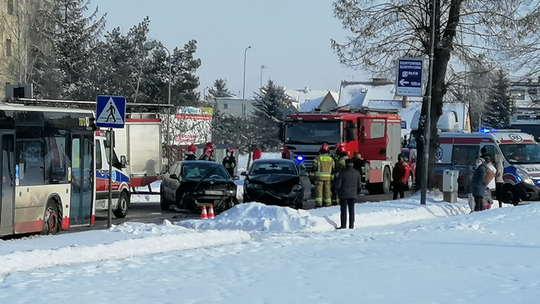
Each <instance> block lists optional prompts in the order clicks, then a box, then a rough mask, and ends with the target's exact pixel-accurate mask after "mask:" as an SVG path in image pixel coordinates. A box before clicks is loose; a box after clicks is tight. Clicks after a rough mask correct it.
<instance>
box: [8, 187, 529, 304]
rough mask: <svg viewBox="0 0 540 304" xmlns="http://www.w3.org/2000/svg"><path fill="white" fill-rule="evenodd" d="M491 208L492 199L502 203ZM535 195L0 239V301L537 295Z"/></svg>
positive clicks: (230, 214)
mask: <svg viewBox="0 0 540 304" xmlns="http://www.w3.org/2000/svg"><path fill="white" fill-rule="evenodd" d="M494 207H496V206H494ZM539 219H540V204H537V203H532V204H527V205H520V206H517V207H513V206H505V208H501V209H499V208H495V209H491V210H487V211H482V212H475V213H470V209H469V206H468V204H467V203H466V201H464V200H459V201H458V202H457V203H454V204H450V203H445V202H442V198H441V197H440V196H436V195H433V194H431V195H430V196H429V197H428V202H427V204H426V205H420V204H419V197H418V195H415V196H413V197H411V198H409V199H402V200H395V201H388V202H379V203H362V204H360V203H359V204H356V228H355V229H343V230H335V229H334V225H335V224H336V223H338V224H339V207H337V206H335V207H326V208H320V209H315V210H294V209H290V208H284V207H276V206H266V205H263V204H260V203H245V204H240V205H238V206H236V207H234V208H232V209H230V210H228V211H226V212H224V213H222V214H219V215H217V216H216V218H215V219H213V220H185V221H179V222H170V221H164V222H163V224H161V225H155V224H141V223H124V224H122V225H119V226H114V227H113V228H111V229H108V230H102V231H87V232H80V233H68V234H61V235H56V236H44V237H28V238H24V239H14V240H4V241H0V288H1V289H2V292H0V303H35V302H47V303H72V302H74V301H76V302H77V303H80V304H82V303H108V302H115V303H510V302H513V303H536V302H537V301H538V300H537V299H538V297H539V296H540V277H539V276H538V273H539V271H540V261H539V259H538V258H537V255H538V248H540V239H539V238H538V237H537V231H538V230H539V229H540V220H539Z"/></svg>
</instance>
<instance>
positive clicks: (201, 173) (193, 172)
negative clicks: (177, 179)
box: [182, 162, 230, 181]
mask: <svg viewBox="0 0 540 304" xmlns="http://www.w3.org/2000/svg"><path fill="white" fill-rule="evenodd" d="M202 178H204V179H223V180H225V179H229V178H230V175H229V173H228V172H227V171H226V170H225V168H223V167H222V166H219V165H217V166H216V165H215V164H206V163H203V162H196V163H191V164H183V165H182V179H184V180H197V181H198V180H201V179H202Z"/></svg>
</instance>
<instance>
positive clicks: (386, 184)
mask: <svg viewBox="0 0 540 304" xmlns="http://www.w3.org/2000/svg"><path fill="white" fill-rule="evenodd" d="M391 179H392V176H391V175H390V168H388V167H384V174H383V182H382V193H383V194H386V193H389V192H390V186H391Z"/></svg>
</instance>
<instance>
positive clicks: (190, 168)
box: [159, 160, 238, 213]
mask: <svg viewBox="0 0 540 304" xmlns="http://www.w3.org/2000/svg"><path fill="white" fill-rule="evenodd" d="M236 179H238V176H234V177H231V176H230V175H229V173H228V172H227V170H225V167H223V166H222V165H221V164H219V163H216V162H210V161H202V160H192V161H178V162H175V163H173V164H172V165H171V166H170V167H169V170H168V172H166V173H165V174H164V175H163V177H162V181H161V186H160V203H159V205H160V207H161V209H163V210H169V207H170V206H171V205H176V206H177V207H178V208H181V209H188V210H191V211H194V212H200V211H201V209H202V207H203V206H205V207H209V206H211V205H212V206H213V207H214V212H215V213H220V212H223V211H225V210H227V209H230V208H232V207H233V206H234V205H236V204H238V200H237V199H236V189H237V185H236V184H235V183H234V180H236Z"/></svg>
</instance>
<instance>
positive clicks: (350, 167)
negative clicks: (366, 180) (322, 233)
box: [335, 159, 362, 229]
mask: <svg viewBox="0 0 540 304" xmlns="http://www.w3.org/2000/svg"><path fill="white" fill-rule="evenodd" d="M345 163H346V167H345V169H343V170H342V171H341V172H340V173H339V175H338V176H337V178H336V181H335V188H336V194H337V196H338V198H339V204H340V209H341V210H340V211H341V226H340V229H345V228H347V210H348V211H349V229H353V228H354V204H356V197H357V193H358V192H359V191H360V188H361V187H362V176H361V175H360V172H358V170H356V169H354V161H353V160H352V159H347V160H346V161H345Z"/></svg>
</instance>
